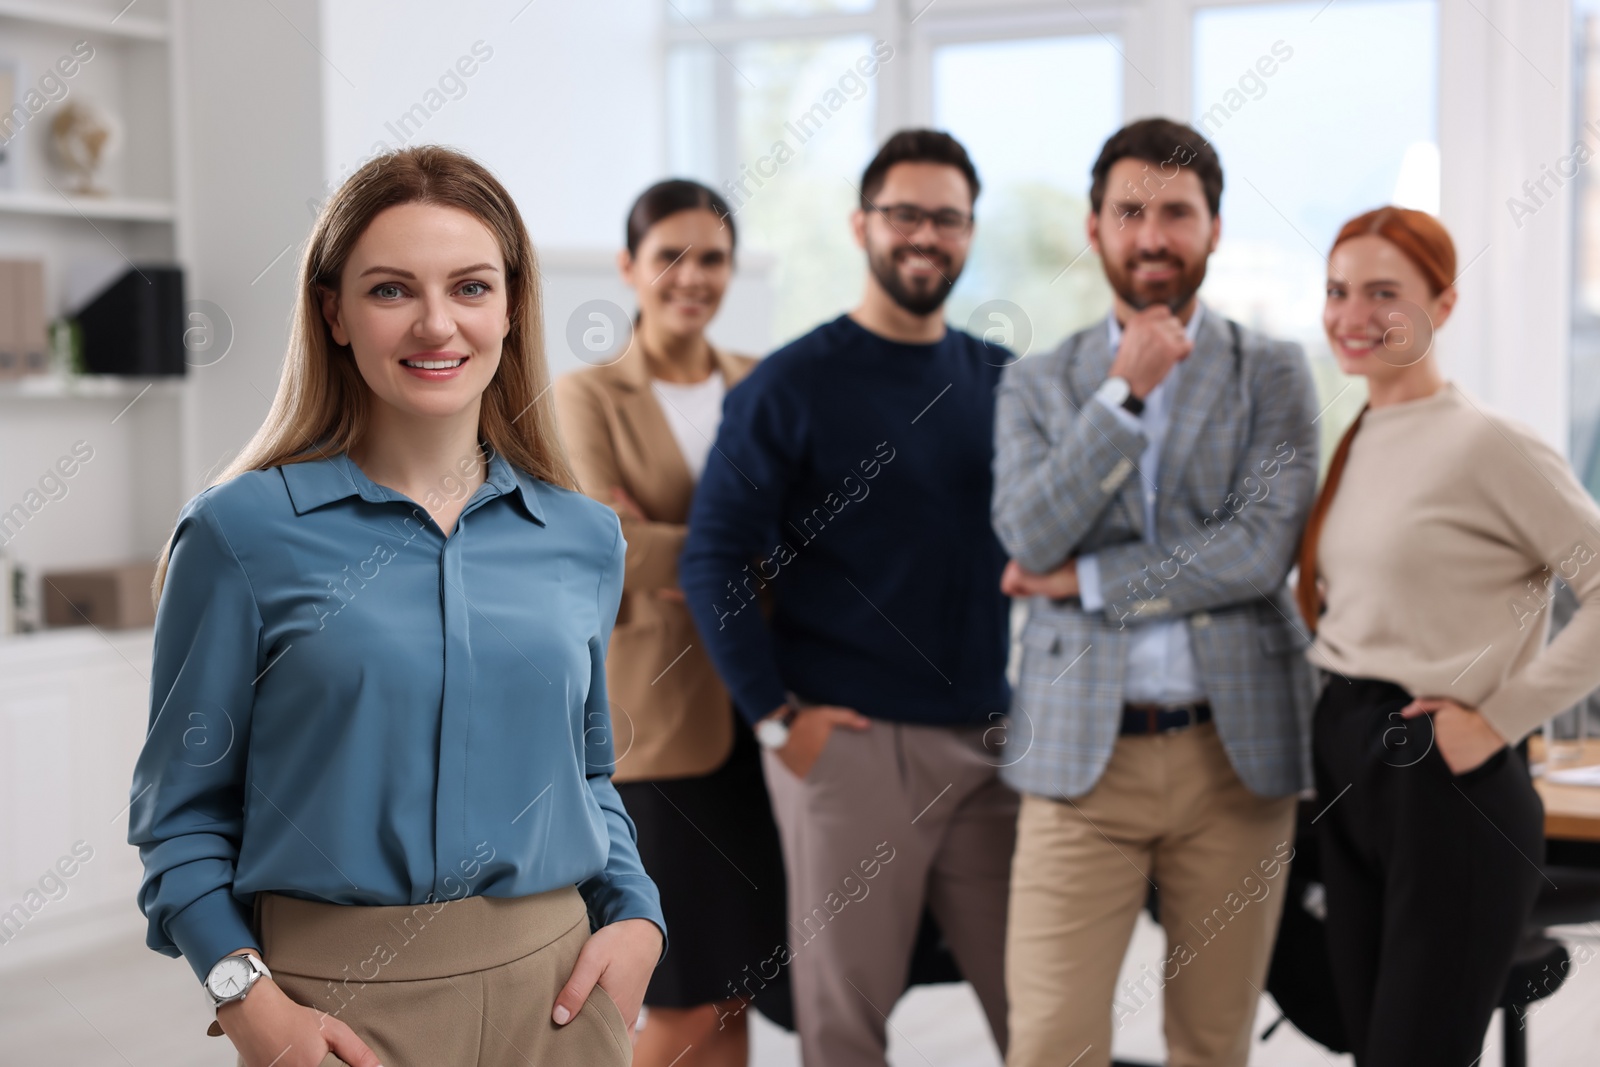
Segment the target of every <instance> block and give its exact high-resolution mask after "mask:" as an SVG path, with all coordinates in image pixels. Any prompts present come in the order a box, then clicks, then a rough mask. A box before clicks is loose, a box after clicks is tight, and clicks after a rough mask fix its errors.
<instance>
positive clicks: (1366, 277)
mask: <svg viewBox="0 0 1600 1067" xmlns="http://www.w3.org/2000/svg"><path fill="white" fill-rule="evenodd" d="M1455 301H1456V290H1455V287H1454V286H1451V287H1450V288H1447V289H1445V290H1444V291H1443V292H1441V293H1438V294H1437V295H1436V294H1434V292H1433V291H1432V289H1431V287H1430V286H1429V285H1428V281H1427V279H1426V278H1425V277H1424V276H1423V273H1422V271H1421V270H1420V269H1419V268H1418V267H1417V265H1416V264H1415V263H1413V262H1412V261H1411V259H1410V258H1409V257H1408V256H1407V255H1406V254H1405V253H1404V252H1402V251H1401V250H1400V248H1399V246H1398V245H1396V244H1394V242H1392V241H1389V240H1387V239H1385V238H1383V237H1380V236H1378V235H1376V234H1367V235H1363V236H1360V237H1351V238H1349V239H1348V240H1345V241H1341V242H1340V243H1339V244H1338V245H1337V246H1336V247H1335V248H1334V250H1333V251H1332V253H1330V254H1329V256H1328V295H1327V303H1325V304H1324V305H1323V310H1322V327H1323V329H1324V330H1326V331H1327V334H1328V346H1329V347H1330V348H1332V349H1333V355H1334V358H1335V359H1336V360H1337V361H1338V363H1339V369H1340V370H1342V371H1344V372H1345V373H1346V374H1360V375H1363V376H1365V377H1368V378H1370V379H1374V380H1375V381H1392V380H1394V379H1396V378H1398V377H1399V376H1401V375H1402V374H1405V373H1407V369H1408V368H1410V367H1414V366H1417V365H1419V364H1421V363H1422V361H1423V360H1424V359H1426V358H1427V356H1428V354H1429V353H1430V351H1431V350H1432V347H1433V332H1434V331H1435V330H1436V329H1438V328H1439V327H1440V326H1443V325H1444V323H1445V320H1446V319H1448V318H1449V317H1450V311H1451V309H1452V308H1453V307H1455Z"/></svg>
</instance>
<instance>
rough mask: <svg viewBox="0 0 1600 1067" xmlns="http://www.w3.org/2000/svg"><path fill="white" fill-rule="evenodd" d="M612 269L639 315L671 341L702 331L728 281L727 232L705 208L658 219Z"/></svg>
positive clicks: (729, 234)
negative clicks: (632, 298) (636, 303)
mask: <svg viewBox="0 0 1600 1067" xmlns="http://www.w3.org/2000/svg"><path fill="white" fill-rule="evenodd" d="M617 265H618V267H619V269H620V270H621V272H622V278H623V280H624V281H626V282H627V283H628V284H629V285H630V286H632V287H633V291H634V293H635V294H636V295H637V297H638V300H639V315H640V317H641V319H642V321H644V322H648V323H649V324H650V325H651V328H652V329H656V330H660V331H662V332H663V333H665V334H667V335H668V336H672V337H689V336H693V335H695V334H699V333H701V332H702V331H704V330H705V328H706V325H707V324H708V323H709V322H710V321H711V319H712V317H713V316H715V315H716V313H717V308H718V307H720V306H721V304H722V297H723V294H724V293H726V292H727V291H728V283H729V282H730V281H731V280H732V279H733V232H732V231H731V230H729V229H728V227H727V226H726V225H725V224H724V223H723V221H722V220H721V219H720V218H718V217H717V213H716V212H714V211H711V210H710V209H708V208H692V209H690V210H688V211H678V212H675V213H673V214H671V215H668V216H667V217H666V218H664V219H661V220H660V221H659V222H657V223H656V224H655V225H653V226H651V227H650V229H649V230H647V231H645V235H644V237H643V238H642V239H641V240H640V241H639V247H638V250H637V252H636V253H635V254H633V255H629V254H628V252H627V251H626V250H624V251H623V252H622V253H621V255H620V256H619V258H618V261H617Z"/></svg>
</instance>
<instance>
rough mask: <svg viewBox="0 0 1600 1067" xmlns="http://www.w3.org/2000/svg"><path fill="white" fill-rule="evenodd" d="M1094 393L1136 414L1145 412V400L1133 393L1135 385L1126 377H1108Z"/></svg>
mask: <svg viewBox="0 0 1600 1067" xmlns="http://www.w3.org/2000/svg"><path fill="white" fill-rule="evenodd" d="M1094 394H1095V396H1097V397H1099V398H1100V399H1101V400H1103V401H1105V402H1106V403H1107V404H1108V405H1110V406H1111V407H1114V408H1122V409H1123V410H1125V411H1127V412H1129V413H1131V414H1134V415H1142V414H1144V401H1143V400H1140V399H1139V398H1138V397H1136V396H1134V395H1133V387H1132V386H1131V385H1130V384H1129V383H1128V379H1126V378H1123V377H1120V376H1118V377H1112V378H1107V379H1106V380H1105V381H1103V382H1101V383H1100V388H1098V389H1096V390H1095V391H1094Z"/></svg>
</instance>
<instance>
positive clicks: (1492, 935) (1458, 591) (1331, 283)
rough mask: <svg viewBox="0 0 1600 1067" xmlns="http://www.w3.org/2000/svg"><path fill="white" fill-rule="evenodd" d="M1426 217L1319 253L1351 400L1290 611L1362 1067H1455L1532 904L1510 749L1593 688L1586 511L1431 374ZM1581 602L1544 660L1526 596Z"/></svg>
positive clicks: (1552, 459)
mask: <svg viewBox="0 0 1600 1067" xmlns="http://www.w3.org/2000/svg"><path fill="white" fill-rule="evenodd" d="M1455 272H1456V256H1455V249H1454V246H1453V244H1452V242H1451V240H1450V235H1449V234H1448V233H1447V232H1446V231H1445V229H1444V227H1443V226H1442V225H1440V223H1439V222H1438V220H1437V219H1435V218H1433V217H1432V216H1430V215H1427V214H1425V213H1423V212H1420V211H1411V210H1406V209H1403V208H1394V207H1386V208H1380V209H1378V210H1376V211H1372V212H1369V213H1367V214H1365V215H1361V216H1360V217H1358V218H1355V219H1352V220H1350V221H1349V222H1348V223H1346V224H1345V226H1344V227H1343V229H1341V230H1340V231H1339V236H1338V238H1337V239H1336V240H1335V241H1334V245H1333V250H1332V252H1331V253H1330V254H1329V258H1328V289H1327V305H1326V309H1325V311H1324V313H1323V325H1324V328H1325V329H1326V330H1327V334H1328V343H1329V344H1330V345H1331V346H1332V348H1333V352H1334V356H1335V357H1336V358H1337V360H1338V362H1339V366H1340V368H1341V369H1342V370H1344V371H1345V373H1347V374H1353V375H1360V376H1361V377H1363V378H1365V379H1366V381H1367V388H1368V396H1369V400H1368V403H1367V405H1366V407H1364V408H1363V409H1362V412H1361V414H1360V415H1359V416H1358V417H1357V419H1356V422H1355V424H1354V425H1353V426H1351V427H1350V429H1349V431H1347V432H1346V433H1345V435H1344V438H1343V439H1342V440H1341V441H1340V443H1339V447H1338V449H1337V451H1336V452H1335V453H1334V456H1333V461H1332V465H1331V466H1330V468H1329V471H1328V477H1327V480H1326V483H1325V484H1324V486H1323V489H1322V492H1321V495H1320V496H1319V498H1318V500H1317V503H1316V506H1315V507H1314V508H1313V510H1312V513H1311V519H1310V521H1309V523H1308V524H1307V529H1306V537H1305V541H1304V544H1303V545H1302V551H1301V557H1300V589H1299V593H1300V596H1299V601H1300V607H1301V610H1302V612H1303V613H1304V615H1305V617H1306V620H1307V621H1308V622H1309V623H1310V624H1311V625H1312V626H1313V628H1315V630H1316V642H1315V644H1314V645H1313V646H1312V648H1311V649H1310V655H1311V657H1312V661H1313V662H1314V663H1315V664H1316V665H1317V666H1318V667H1320V668H1322V669H1323V670H1324V671H1325V672H1327V673H1326V674H1325V675H1324V688H1323V690H1322V695H1321V699H1320V700H1319V702H1318V704H1317V709H1316V718H1315V722H1314V724H1313V730H1312V746H1313V757H1314V764H1315V770H1316V781H1317V792H1318V795H1319V800H1318V803H1319V805H1322V806H1323V810H1322V814H1321V815H1320V816H1319V829H1320V830H1321V832H1322V837H1321V846H1322V864H1323V874H1324V881H1325V883H1326V887H1327V904H1328V919H1327V926H1328V948H1329V952H1330V955H1331V957H1332V963H1333V971H1334V979H1335V984H1336V986H1337V989H1338V992H1339V1005H1340V1010H1341V1012H1342V1014H1343V1017H1344V1021H1345V1028H1346V1031H1347V1035H1346V1036H1347V1037H1348V1038H1349V1040H1350V1042H1351V1049H1352V1050H1353V1051H1354V1053H1355V1056H1356V1062H1357V1063H1358V1064H1360V1065H1361V1067H1378V1065H1385V1067H1386V1065H1390V1064H1393V1065H1397V1067H1398V1065H1406V1067H1412V1065H1416V1064H1437V1065H1440V1067H1467V1065H1468V1064H1471V1063H1474V1062H1476V1061H1477V1059H1478V1056H1479V1054H1480V1052H1481V1051H1482V1046H1483V1039H1484V1032H1485V1031H1486V1029H1487V1028H1488V1024H1489V1020H1490V1017H1491V1016H1492V1015H1493V1013H1494V1009H1495V1005H1496V1004H1497V1003H1498V1001H1499V998H1500V994H1501V991H1502V987H1503V986H1504V984H1505V982H1506V976H1507V974H1508V972H1509V970H1510V966H1511V959H1512V954H1513V952H1514V951H1515V949H1516V947H1517V944H1518V942H1519V940H1520V939H1521V937H1522V933H1523V924H1524V923H1525V922H1526V920H1527V918H1528V914H1529V910H1530V908H1531V907H1532V905H1533V900H1534V897H1535V895H1536V894H1537V892H1538V887H1539V883H1540V873H1539V868H1538V863H1539V861H1540V860H1541V859H1542V857H1543V852H1544V828H1543V822H1544V813H1543V808H1542V806H1541V805H1540V802H1539V798H1538V795H1537V794H1536V793H1535V792H1534V790H1533V785H1532V783H1531V781H1530V780H1529V777H1528V771H1527V767H1526V766H1525V765H1524V764H1523V761H1522V759H1521V757H1520V756H1519V755H1518V754H1517V752H1516V751H1515V750H1514V749H1513V748H1511V747H1510V746H1511V745H1514V744H1516V742H1517V741H1518V740H1519V739H1521V738H1522V737H1523V736H1524V735H1525V734H1527V733H1528V732H1529V731H1531V730H1533V729H1534V728H1535V727H1536V726H1538V725H1539V724H1540V723H1541V722H1543V721H1544V720H1545V719H1546V718H1548V717H1549V716H1551V715H1553V714H1555V713H1557V712H1559V711H1561V710H1562V709H1563V708H1566V707H1568V706H1569V705H1571V704H1573V703H1575V702H1576V701H1577V700H1578V699H1579V698H1580V697H1582V696H1583V695H1585V694H1586V693H1588V692H1589V691H1590V690H1592V689H1594V688H1595V687H1596V685H1600V558H1596V557H1597V553H1600V508H1596V506H1595V502H1594V501H1593V500H1592V499H1591V498H1590V497H1589V495H1588V494H1587V493H1586V492H1585V491H1584V489H1583V487H1582V486H1581V485H1580V484H1579V483H1578V481H1577V479H1576V478H1574V477H1573V474H1572V471H1571V469H1570V468H1569V467H1568V465H1567V463H1566V461H1565V460H1564V459H1563V458H1562V457H1561V456H1560V454H1558V453H1557V452H1556V451H1555V450H1554V449H1553V448H1551V447H1550V446H1549V445H1548V444H1546V443H1545V442H1544V440H1543V439H1542V438H1540V437H1539V436H1538V435H1537V434H1535V433H1534V432H1533V431H1532V430H1530V429H1528V428H1527V427H1525V426H1522V425H1521V424H1519V423H1516V422H1513V421H1511V420H1510V419H1507V418H1505V417H1503V416H1501V415H1498V414H1495V413H1493V412H1491V411H1487V410H1485V409H1484V408H1483V407H1482V406H1480V405H1479V404H1478V403H1477V402H1475V401H1474V400H1472V399H1471V398H1470V397H1468V396H1467V395H1466V394H1465V393H1463V392H1462V391H1461V390H1460V389H1459V388H1458V387H1457V386H1456V385H1455V384H1454V383H1452V382H1450V381H1448V380H1447V379H1446V378H1445V376H1444V374H1443V371H1442V370H1441V368H1440V365H1439V359H1438V356H1437V353H1436V352H1435V350H1434V346H1433V331H1434V330H1436V329H1438V328H1439V327H1441V326H1443V325H1444V323H1445V321H1446V320H1447V319H1448V318H1449V317H1450V312H1451V310H1452V309H1453V308H1454V306H1455V303H1456V296H1457V294H1456V290H1455V287H1454V285H1453V282H1454V278H1455ZM1557 576H1559V577H1560V578H1562V579H1563V580H1565V581H1567V582H1568V583H1570V584H1571V585H1572V587H1573V588H1574V590H1575V591H1576V592H1577V594H1578V597H1579V599H1580V600H1581V601H1582V606H1581V607H1580V609H1579V610H1578V612H1577V613H1576V615H1574V617H1573V619H1572V621H1571V623H1570V624H1569V625H1568V626H1567V628H1566V629H1564V630H1563V631H1562V632H1561V634H1560V635H1559V636H1558V637H1557V638H1556V640H1555V641H1553V642H1551V643H1550V644H1549V645H1548V646H1546V645H1545V635H1546V633H1547V618H1546V614H1545V613H1544V612H1543V610H1542V608H1543V603H1544V601H1545V600H1548V593H1547V592H1545V593H1543V594H1542V599H1539V598H1537V597H1533V596H1530V589H1536V590H1544V589H1545V587H1546V586H1547V584H1548V583H1549V582H1550V581H1551V580H1552V579H1553V578H1554V577H1557Z"/></svg>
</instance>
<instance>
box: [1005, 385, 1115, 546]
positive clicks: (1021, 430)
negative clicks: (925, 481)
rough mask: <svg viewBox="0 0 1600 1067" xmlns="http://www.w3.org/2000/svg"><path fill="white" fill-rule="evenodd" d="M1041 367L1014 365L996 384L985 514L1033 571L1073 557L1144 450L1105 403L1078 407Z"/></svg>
mask: <svg viewBox="0 0 1600 1067" xmlns="http://www.w3.org/2000/svg"><path fill="white" fill-rule="evenodd" d="M1057 366H1059V364H1057V363H1055V362H1053V361H1052V362H1051V363H1050V364H1048V365H1044V366H1043V368H1042V369H1044V370H1047V371H1050V372H1052V373H1053V372H1054V371H1055V369H1056V367H1057ZM1040 369H1041V367H1038V366H1032V365H1030V364H1028V363H1027V362H1026V361H1024V362H1021V363H1017V364H1014V365H1012V366H1011V367H1009V368H1007V370H1006V373H1005V376H1004V377H1003V378H1002V379H1001V381H1000V388H999V390H998V391H997V393H996V398H995V452H994V455H995V458H994V486H995V489H994V500H993V504H992V507H991V512H990V518H991V521H992V522H993V525H994V530H995V533H996V535H997V536H998V537H999V538H1000V543H1001V544H1002V545H1004V546H1005V549H1006V552H1007V553H1009V554H1010V556H1011V558H1012V559H1014V560H1016V561H1017V563H1018V564H1020V565H1021V566H1022V567H1023V569H1025V570H1028V571H1031V572H1033V573H1034V574H1045V573H1048V572H1050V571H1053V570H1055V569H1056V568H1058V567H1060V566H1061V565H1062V564H1063V563H1065V562H1066V560H1067V558H1068V557H1070V556H1073V555H1075V554H1077V552H1078V546H1079V545H1080V544H1081V543H1082V541H1083V539H1084V537H1085V536H1086V535H1087V534H1088V533H1089V531H1090V530H1091V529H1093V528H1094V525H1095V523H1096V522H1098V521H1099V519H1100V516H1101V514H1102V513H1104V511H1105V509H1106V507H1107V506H1108V505H1109V504H1110V503H1111V501H1112V500H1113V499H1114V498H1115V497H1116V495H1117V493H1118V491H1119V490H1121V488H1122V486H1123V483H1124V482H1126V481H1127V480H1128V479H1129V478H1130V477H1134V478H1136V477H1138V476H1139V475H1138V472H1137V470H1136V467H1135V461H1136V459H1137V457H1138V456H1139V454H1140V453H1141V452H1143V451H1144V447H1145V437H1144V434H1143V433H1142V432H1140V431H1139V430H1138V429H1135V428H1132V427H1130V426H1128V425H1127V424H1126V423H1125V422H1124V421H1122V420H1120V419H1118V418H1117V417H1116V415H1115V414H1114V413H1113V412H1112V411H1111V409H1110V408H1108V407H1107V406H1106V405H1104V404H1101V403H1098V402H1096V401H1094V400H1090V401H1088V402H1086V403H1085V404H1083V405H1082V406H1081V407H1080V406H1078V405H1077V404H1075V403H1074V402H1073V401H1072V399H1071V398H1070V397H1069V396H1068V395H1067V393H1066V390H1065V387H1064V386H1063V384H1062V383H1061V382H1058V381H1057V380H1056V379H1055V378H1054V377H1046V376H1045V375H1043V374H1041V373H1040Z"/></svg>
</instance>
